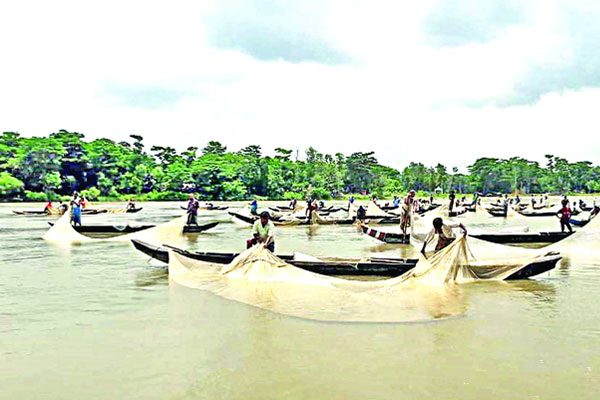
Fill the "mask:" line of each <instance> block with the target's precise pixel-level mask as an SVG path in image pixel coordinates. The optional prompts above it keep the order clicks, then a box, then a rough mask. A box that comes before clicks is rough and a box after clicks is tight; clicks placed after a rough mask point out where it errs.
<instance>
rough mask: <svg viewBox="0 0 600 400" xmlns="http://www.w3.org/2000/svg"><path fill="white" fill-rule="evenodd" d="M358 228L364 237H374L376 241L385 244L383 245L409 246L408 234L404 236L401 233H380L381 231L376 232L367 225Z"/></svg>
mask: <svg viewBox="0 0 600 400" xmlns="http://www.w3.org/2000/svg"><path fill="white" fill-rule="evenodd" d="M360 228H361V229H362V231H363V233H364V234H365V235H369V236H371V237H374V238H375V239H377V240H381V241H382V242H385V243H389V244H410V234H409V233H407V234H406V235H404V234H402V233H394V232H382V231H378V230H377V229H373V228H370V227H369V226H368V225H361V226H360Z"/></svg>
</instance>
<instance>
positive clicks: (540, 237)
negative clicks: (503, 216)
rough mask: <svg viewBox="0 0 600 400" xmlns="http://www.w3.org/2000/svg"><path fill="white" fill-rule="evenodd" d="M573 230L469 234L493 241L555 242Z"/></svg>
mask: <svg viewBox="0 0 600 400" xmlns="http://www.w3.org/2000/svg"><path fill="white" fill-rule="evenodd" d="M572 234H573V232H539V233H498V234H495V233H489V234H482V235H470V236H471V237H474V238H477V239H481V240H485V241H488V242H493V243H500V244H507V243H556V242H558V241H560V240H563V239H564V238H567V237H569V236H571V235H572Z"/></svg>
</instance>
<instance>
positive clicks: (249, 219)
mask: <svg viewBox="0 0 600 400" xmlns="http://www.w3.org/2000/svg"><path fill="white" fill-rule="evenodd" d="M229 215H231V216H232V217H235V218H237V219H239V220H240V221H243V222H246V223H247V224H250V225H252V224H254V222H255V221H256V220H257V219H258V218H259V217H250V216H247V215H243V214H238V213H236V212H232V211H229ZM297 218H298V219H299V220H300V223H297V224H291V225H293V226H298V225H318V224H312V223H311V222H310V221H308V220H307V218H306V217H297ZM271 220H272V221H273V223H274V224H275V225H276V226H277V225H287V224H286V221H284V220H281V219H275V218H271ZM354 221H356V219H355V218H348V219H340V220H333V221H327V224H328V225H352V224H353V223H354Z"/></svg>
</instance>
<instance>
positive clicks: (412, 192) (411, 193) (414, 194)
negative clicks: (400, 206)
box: [408, 190, 417, 197]
mask: <svg viewBox="0 0 600 400" xmlns="http://www.w3.org/2000/svg"><path fill="white" fill-rule="evenodd" d="M408 195H409V196H410V197H415V196H416V195H417V192H415V191H414V190H411V191H410V192H408Z"/></svg>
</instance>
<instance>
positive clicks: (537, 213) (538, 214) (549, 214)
mask: <svg viewBox="0 0 600 400" xmlns="http://www.w3.org/2000/svg"><path fill="white" fill-rule="evenodd" d="M517 212H518V213H519V214H521V215H523V216H525V217H552V216H554V215H556V211H537V210H536V211H531V210H530V211H517Z"/></svg>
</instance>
